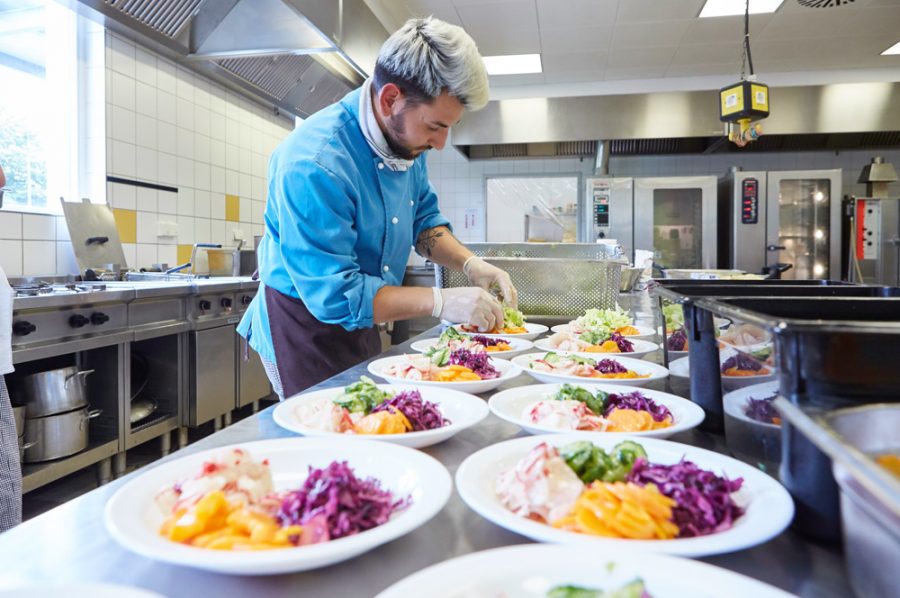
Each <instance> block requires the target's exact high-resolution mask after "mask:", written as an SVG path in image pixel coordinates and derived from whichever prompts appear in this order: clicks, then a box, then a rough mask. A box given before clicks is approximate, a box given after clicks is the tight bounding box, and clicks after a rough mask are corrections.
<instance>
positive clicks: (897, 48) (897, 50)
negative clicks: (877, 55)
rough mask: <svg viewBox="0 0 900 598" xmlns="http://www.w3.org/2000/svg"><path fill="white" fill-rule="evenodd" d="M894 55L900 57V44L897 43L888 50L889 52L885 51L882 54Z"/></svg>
mask: <svg viewBox="0 0 900 598" xmlns="http://www.w3.org/2000/svg"><path fill="white" fill-rule="evenodd" d="M893 54H898V55H900V42H897V43H896V44H894V45H893V46H891V47H890V48H888V49H887V50H885V51H884V52H882V53H881V55H882V56H890V55H893Z"/></svg>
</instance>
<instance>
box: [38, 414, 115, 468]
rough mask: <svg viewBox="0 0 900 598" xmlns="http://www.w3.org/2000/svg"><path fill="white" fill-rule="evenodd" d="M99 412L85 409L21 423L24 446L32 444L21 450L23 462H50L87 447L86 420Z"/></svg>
mask: <svg viewBox="0 0 900 598" xmlns="http://www.w3.org/2000/svg"><path fill="white" fill-rule="evenodd" d="M102 413H103V410H102V409H94V410H91V409H90V408H89V407H87V406H85V407H83V408H81V409H75V410H74V411H69V412H67V413H58V414H56V415H48V416H47V417H36V418H34V419H32V418H29V419H26V420H25V444H26V445H28V444H29V443H32V442H33V443H35V444H33V445H32V446H30V447H29V448H28V449H27V450H26V451H25V458H24V460H23V463H34V462H37V461H50V460H51V459H59V458H62V457H68V456H69V455H74V454H75V453H77V452H80V451H83V450H84V449H86V448H87V446H88V440H89V436H88V427H89V424H90V420H92V419H94V418H95V417H99V416H100V414H102Z"/></svg>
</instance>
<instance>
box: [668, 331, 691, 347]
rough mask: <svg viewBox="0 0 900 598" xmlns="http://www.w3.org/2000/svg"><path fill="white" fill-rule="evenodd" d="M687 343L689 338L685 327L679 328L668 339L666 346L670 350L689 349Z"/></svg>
mask: <svg viewBox="0 0 900 598" xmlns="http://www.w3.org/2000/svg"><path fill="white" fill-rule="evenodd" d="M687 344H688V339H687V334H686V333H685V331H684V328H679V329H678V330H676V331H675V332H673V333H672V334H670V335H669V337H668V338H667V339H666V348H668V349H669V351H687Z"/></svg>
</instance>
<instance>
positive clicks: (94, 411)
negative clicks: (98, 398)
mask: <svg viewBox="0 0 900 598" xmlns="http://www.w3.org/2000/svg"><path fill="white" fill-rule="evenodd" d="M102 414H103V409H91V410H90V411H88V412H87V415H85V416H84V419H96V418H98V417H100V415H102Z"/></svg>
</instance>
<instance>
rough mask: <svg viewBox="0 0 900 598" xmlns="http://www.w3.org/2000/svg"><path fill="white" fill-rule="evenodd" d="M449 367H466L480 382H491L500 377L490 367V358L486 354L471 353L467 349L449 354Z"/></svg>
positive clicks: (498, 373)
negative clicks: (479, 377) (476, 375)
mask: <svg viewBox="0 0 900 598" xmlns="http://www.w3.org/2000/svg"><path fill="white" fill-rule="evenodd" d="M450 365H461V366H463V367H467V368H469V369H470V370H472V371H473V372H475V373H476V374H478V375H479V376H481V379H482V380H493V379H494V378H499V377H500V372H498V371H497V368H495V367H494V366H493V365H491V359H490V356H489V355H488V354H487V353H472V352H471V351H469V350H468V349H457V350H456V351H454V352H452V353H451V354H450Z"/></svg>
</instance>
